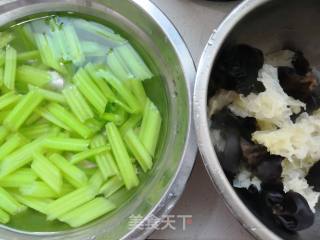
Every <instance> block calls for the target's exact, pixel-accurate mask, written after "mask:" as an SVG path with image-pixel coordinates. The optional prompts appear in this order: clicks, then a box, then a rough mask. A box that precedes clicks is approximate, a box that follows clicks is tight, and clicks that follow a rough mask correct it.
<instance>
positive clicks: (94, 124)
mask: <svg viewBox="0 0 320 240" xmlns="http://www.w3.org/2000/svg"><path fill="white" fill-rule="evenodd" d="M84 124H85V125H86V126H87V127H88V128H90V130H91V131H92V132H93V133H97V132H100V131H101V129H102V128H103V127H104V124H105V123H104V122H103V121H99V120H97V119H95V118H91V119H88V120H87V121H86V122H85V123H84Z"/></svg>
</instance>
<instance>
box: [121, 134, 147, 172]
mask: <svg viewBox="0 0 320 240" xmlns="http://www.w3.org/2000/svg"><path fill="white" fill-rule="evenodd" d="M124 140H125V142H126V144H127V146H128V148H129V150H130V152H131V153H132V154H133V156H134V157H135V158H136V159H137V160H138V163H139V164H140V166H141V168H142V170H143V171H144V172H147V171H148V170H150V169H151V168H152V157H151V155H150V154H149V152H148V150H147V149H146V148H145V147H144V145H143V144H142V142H141V141H140V140H139V137H138V136H137V135H136V134H135V133H134V132H133V130H132V129H130V130H128V131H127V132H126V134H125V135H124Z"/></svg>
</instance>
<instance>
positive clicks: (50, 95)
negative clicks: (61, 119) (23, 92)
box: [29, 85, 66, 103]
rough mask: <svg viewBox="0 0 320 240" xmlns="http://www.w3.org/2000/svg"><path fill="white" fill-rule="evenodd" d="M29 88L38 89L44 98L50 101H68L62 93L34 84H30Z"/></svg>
mask: <svg viewBox="0 0 320 240" xmlns="http://www.w3.org/2000/svg"><path fill="white" fill-rule="evenodd" d="M29 89H30V90H36V91H38V92H39V93H40V94H41V95H42V96H43V98H45V99H46V100H48V101H52V102H58V103H66V99H65V97H64V96H63V95H62V94H60V93H57V92H53V91H50V90H46V89H43V88H38V87H36V86H33V85H29Z"/></svg>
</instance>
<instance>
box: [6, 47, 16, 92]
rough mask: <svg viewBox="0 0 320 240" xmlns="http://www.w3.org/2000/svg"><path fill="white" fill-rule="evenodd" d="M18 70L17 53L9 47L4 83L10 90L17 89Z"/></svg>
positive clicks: (7, 49)
mask: <svg viewBox="0 0 320 240" xmlns="http://www.w3.org/2000/svg"><path fill="white" fill-rule="evenodd" d="M16 68H17V51H16V50H15V49H14V48H13V47H11V46H10V45H8V46H7V48H6V56H5V66H4V75H3V83H4V85H5V86H6V87H7V88H8V89H10V90H14V87H15V78H16Z"/></svg>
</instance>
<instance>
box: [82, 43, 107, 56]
mask: <svg viewBox="0 0 320 240" xmlns="http://www.w3.org/2000/svg"><path fill="white" fill-rule="evenodd" d="M81 48H82V50H83V53H84V54H85V55H86V56H87V57H103V56H106V55H107V53H108V51H109V48H106V47H104V46H102V45H100V44H99V43H96V42H92V41H82V42H81Z"/></svg>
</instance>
